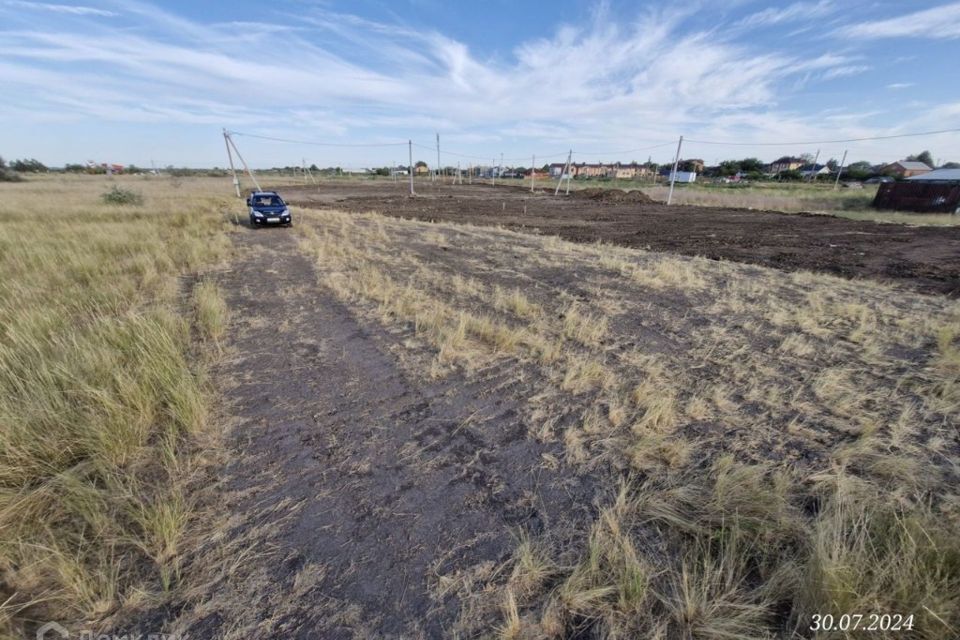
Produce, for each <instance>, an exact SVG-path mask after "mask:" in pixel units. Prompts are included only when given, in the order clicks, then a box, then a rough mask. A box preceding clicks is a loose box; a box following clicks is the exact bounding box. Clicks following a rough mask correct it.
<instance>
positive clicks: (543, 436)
mask: <svg viewBox="0 0 960 640" xmlns="http://www.w3.org/2000/svg"><path fill="white" fill-rule="evenodd" d="M307 222H308V225H307V228H305V229H302V230H301V233H302V234H303V246H304V248H305V249H306V250H308V251H310V252H311V253H312V255H314V256H315V257H316V258H317V265H318V268H319V270H320V273H321V279H322V280H323V282H325V283H327V284H328V285H329V286H330V287H331V288H332V289H333V290H334V291H336V292H337V293H338V294H339V295H341V296H342V297H343V298H344V299H345V300H347V301H349V303H350V304H351V305H352V308H353V309H355V311H356V313H357V314H358V315H361V316H363V317H366V318H368V319H370V320H373V321H378V322H383V323H385V324H387V325H389V326H391V327H393V329H394V330H399V331H412V332H414V333H415V334H418V335H421V336H425V337H426V338H427V341H426V342H427V344H428V345H431V350H429V351H427V352H425V353H424V354H420V355H422V359H419V360H418V357H420V356H419V355H418V353H411V354H410V358H409V360H408V365H409V366H412V367H429V368H431V370H432V371H433V372H434V374H435V375H444V371H448V370H449V369H450V368H460V369H462V371H463V372H465V374H466V375H469V374H470V372H471V371H474V370H477V369H480V368H482V367H484V366H487V365H492V364H494V363H500V365H501V366H505V367H506V366H513V365H514V364H515V365H516V366H518V367H525V369H524V371H530V370H533V371H536V372H537V374H536V375H537V376H538V377H537V381H538V382H537V384H538V385H539V387H538V393H537V394H536V395H535V396H533V397H531V399H530V405H531V406H530V416H529V418H530V422H531V424H533V427H532V428H531V429H530V432H531V434H532V435H533V437H536V438H537V439H539V440H542V441H554V440H556V441H560V442H562V443H563V445H564V447H565V449H566V456H565V460H566V463H567V464H570V465H575V466H579V467H581V468H582V469H592V470H595V471H596V473H598V474H599V475H598V476H597V477H607V476H605V475H603V474H604V472H605V471H606V470H610V469H613V470H617V471H619V472H621V473H623V474H627V475H628V476H629V474H630V473H637V474H642V475H640V476H639V477H641V478H644V480H643V481H642V482H641V481H639V480H636V479H634V480H628V481H627V482H626V483H625V484H624V485H623V487H622V488H621V490H619V491H618V492H617V497H616V498H615V499H614V500H613V501H612V505H611V506H610V507H607V508H605V509H601V510H600V511H599V512H598V514H597V518H596V523H595V525H594V527H593V530H592V531H591V534H590V536H589V539H588V540H587V541H586V542H585V543H584V546H583V547H582V548H581V549H580V552H579V554H577V556H578V559H577V560H576V561H575V562H572V563H571V562H569V561H567V560H563V561H561V558H565V559H569V557H570V553H569V549H565V550H562V553H561V550H553V549H551V547H550V542H549V541H550V537H549V536H545V537H544V539H543V540H537V539H523V540H522V541H521V543H520V545H519V547H518V552H517V557H516V560H515V562H514V563H513V564H512V565H510V567H509V569H510V570H507V571H495V572H492V573H491V574H490V577H489V584H488V586H487V590H490V589H492V590H493V591H494V592H497V593H499V597H498V600H497V602H498V604H497V607H499V608H500V609H501V610H502V612H503V623H502V625H501V626H500V631H501V635H503V636H504V637H557V638H561V637H570V636H571V635H575V634H577V633H588V634H592V635H593V636H595V637H608V638H623V637H650V638H657V637H659V638H681V637H682V638H732V637H794V636H797V637H806V636H810V635H812V632H810V631H809V629H808V627H809V624H810V622H811V615H812V614H813V613H833V614H835V615H838V614H840V613H844V612H851V611H850V610H848V609H846V608H848V607H850V608H853V609H857V610H858V611H881V612H902V613H904V614H908V613H912V614H914V615H915V616H916V620H917V624H916V629H915V631H914V633H913V636H915V637H921V638H938V637H945V636H946V635H948V634H949V633H950V632H951V629H956V628H960V608H958V603H957V600H956V598H955V596H954V595H953V594H955V593H960V570H958V567H957V562H956V558H957V557H958V547H957V542H956V541H955V540H954V539H952V538H951V536H949V535H948V534H947V532H949V531H950V530H951V529H954V530H955V529H956V528H957V527H958V525H960V496H958V494H957V491H956V489H955V487H956V486H958V480H960V475H958V474H960V463H958V462H960V461H958V453H960V452H958V445H957V442H956V433H955V428H956V415H957V413H958V409H960V383H958V380H960V307H958V306H957V305H956V303H952V302H950V301H948V300H945V299H941V298H936V297H928V296H920V295H917V294H913V293H910V292H906V291H901V290H895V289H892V288H888V287H885V286H882V285H879V284H872V283H868V282H858V283H851V282H848V281H844V280H841V279H838V278H833V277H830V276H823V275H816V274H808V273H798V274H786V273H782V272H778V271H775V270H769V269H763V268H759V267H751V266H745V265H739V264H730V263H716V262H708V261H702V260H697V259H688V258H681V257H674V256H666V255H660V254H655V253H647V252H643V251H635V250H628V249H621V248H616V247H606V246H599V245H594V246H585V245H575V244H571V243H567V242H564V241H562V240H558V239H556V238H542V237H535V236H525V235H522V234H517V233H512V232H508V231H503V230H490V229H475V228H471V227H461V226H456V225H443V224H440V225H437V224H428V223H422V222H413V221H400V220H392V219H386V218H381V217H379V216H376V215H361V216H347V215H345V214H341V213H338V212H330V211H325V212H322V213H315V214H312V216H307ZM383 231H386V233H383ZM440 236H442V237H440ZM437 245H442V246H444V247H446V248H447V250H446V251H444V253H443V255H442V256H441V257H439V258H438V256H437V252H436V251H435V249H436V246H437ZM518 254H524V255H525V256H526V257H525V259H524V260H523V261H522V263H521V264H519V265H518V263H517V261H516V260H515V256H516V255H518ZM549 283H552V284H549ZM558 283H559V284H558ZM498 336H499V337H498ZM414 350H415V349H414ZM431 361H432V362H433V363H434V364H433V365H431V364H430V362H431ZM438 362H439V363H440V365H439V366H438V365H436V363H438ZM571 415H573V416H574V417H576V418H578V419H573V420H561V418H562V417H565V416H566V417H569V416H571ZM561 424H564V425H566V426H563V427H560V426H559V425H561ZM551 460H552V463H551V464H552V466H553V467H557V466H558V465H561V464H562V463H561V462H560V461H559V459H557V458H555V457H551ZM852 491H855V493H851V492H852ZM852 495H856V496H857V498H856V500H852V499H851V498H850V496H852ZM532 549H536V554H534V555H531V554H532V551H531V550H532ZM554 552H555V553H554ZM894 557H896V558H902V561H895V560H894ZM878 563H879V564H883V565H884V567H883V568H882V569H881V568H879V567H878V566H877V565H878ZM524 576H528V577H527V578H524ZM544 576H548V577H544ZM531 585H533V586H531ZM498 589H499V591H498ZM538 589H539V591H538ZM497 607H494V608H497ZM638 612H642V615H641V614H638ZM478 615H479V614H478ZM875 637H882V634H878V635H876V636H875Z"/></svg>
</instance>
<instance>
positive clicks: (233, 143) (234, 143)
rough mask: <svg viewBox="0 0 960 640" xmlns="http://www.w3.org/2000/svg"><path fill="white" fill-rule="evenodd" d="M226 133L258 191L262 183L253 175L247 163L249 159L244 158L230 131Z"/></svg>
mask: <svg viewBox="0 0 960 640" xmlns="http://www.w3.org/2000/svg"><path fill="white" fill-rule="evenodd" d="M225 135H226V136H227V140H228V141H229V142H230V146H232V147H233V152H234V153H236V154H237V157H238V158H240V164H242V165H243V168H244V169H245V170H246V172H247V175H248V176H250V180H251V182H253V186H254V187H256V188H257V191H260V183H259V182H257V178H256V177H255V176H254V175H253V171H251V170H250V167H249V166H248V165H247V161H246V160H244V159H243V156H242V155H240V149H237V143H236V142H234V141H233V137H232V136H231V135H230V134H229V133H225Z"/></svg>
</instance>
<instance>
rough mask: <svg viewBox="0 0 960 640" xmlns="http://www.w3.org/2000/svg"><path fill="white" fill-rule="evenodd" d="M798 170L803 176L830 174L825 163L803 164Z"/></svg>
mask: <svg viewBox="0 0 960 640" xmlns="http://www.w3.org/2000/svg"><path fill="white" fill-rule="evenodd" d="M799 171H800V175H802V176H803V177H804V178H815V177H817V176H828V175H830V167H828V166H827V165H825V164H805V165H803V166H801V167H800V169H799Z"/></svg>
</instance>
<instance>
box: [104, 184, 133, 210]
mask: <svg viewBox="0 0 960 640" xmlns="http://www.w3.org/2000/svg"><path fill="white" fill-rule="evenodd" d="M100 197H101V198H102V199H103V201H104V202H106V203H107V204H129V205H141V204H143V196H142V195H141V194H139V193H137V192H136V191H131V190H130V189H121V188H120V187H118V186H116V185H114V186H113V188H111V189H110V191H107V192H106V193H105V194H103V195H102V196H100Z"/></svg>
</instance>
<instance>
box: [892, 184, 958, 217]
mask: <svg viewBox="0 0 960 640" xmlns="http://www.w3.org/2000/svg"><path fill="white" fill-rule="evenodd" d="M873 206H874V207H875V208H877V209H892V210H894V211H914V212H917V213H958V212H960V181H956V182H953V181H951V182H945V181H930V180H916V181H914V180H908V181H905V182H885V183H883V184H881V185H880V188H879V189H878V190H877V196H876V197H875V198H874V199H873Z"/></svg>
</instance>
